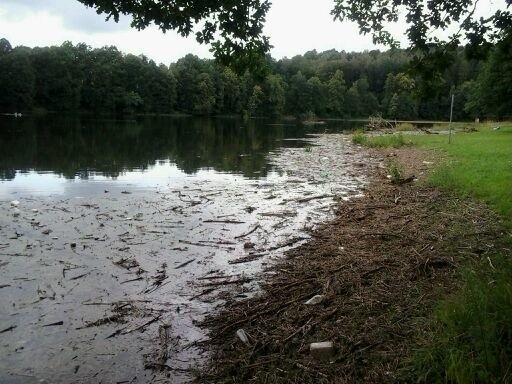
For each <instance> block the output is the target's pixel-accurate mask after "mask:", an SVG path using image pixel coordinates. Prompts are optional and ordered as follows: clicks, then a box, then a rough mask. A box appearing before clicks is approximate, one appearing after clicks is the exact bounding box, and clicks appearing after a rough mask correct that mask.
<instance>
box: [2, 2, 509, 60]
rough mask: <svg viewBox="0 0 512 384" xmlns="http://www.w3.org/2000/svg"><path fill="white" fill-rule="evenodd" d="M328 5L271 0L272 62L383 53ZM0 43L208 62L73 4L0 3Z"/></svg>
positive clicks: (493, 5)
mask: <svg viewBox="0 0 512 384" xmlns="http://www.w3.org/2000/svg"><path fill="white" fill-rule="evenodd" d="M480 4H483V6H482V5H481V7H480V8H481V9H480V12H481V13H482V14H485V13H489V12H491V11H492V10H494V9H497V8H498V7H501V8H503V6H504V4H505V0H483V1H481V2H480ZM332 5H333V0H274V1H273V5H272V8H271V10H270V12H269V14H268V17H267V23H266V26H265V32H266V34H267V35H268V36H270V39H271V43H272V45H274V48H273V50H272V56H273V57H275V58H277V59H279V58H282V57H284V56H288V57H292V56H294V55H297V54H302V53H304V52H306V51H308V50H312V49H316V50H317V51H319V52H320V51H324V50H327V49H331V48H334V49H336V50H338V51H340V50H345V51H362V50H365V49H375V48H381V49H382V48H383V47H376V46H375V45H373V43H372V40H371V37H370V36H361V35H359V33H358V30H357V27H356V26H355V25H354V24H351V23H340V22H334V21H333V20H332V17H331V16H330V10H331V8H332ZM393 31H394V34H395V36H396V37H400V36H402V37H403V34H404V32H405V26H404V25H396V26H394V28H393ZM0 37H5V38H7V39H8V40H9V41H10V42H11V44H12V45H13V46H17V45H26V46H29V47H34V46H48V45H60V44H62V42H64V41H66V40H70V41H72V42H73V43H75V44H76V43H79V42H84V43H86V44H88V45H90V46H92V47H102V46H105V45H115V46H117V47H118V48H119V49H120V50H121V51H123V52H126V53H133V54H136V55H138V54H144V55H146V56H148V57H150V58H151V59H153V60H155V61H156V62H158V63H164V64H169V63H171V62H174V61H176V60H177V59H179V58H180V57H183V56H184V55H186V54H187V53H193V54H196V55H198V56H200V57H203V58H206V57H212V56H211V54H210V52H209V51H208V47H207V46H202V45H199V44H198V43H197V42H196V41H195V39H194V38H193V37H191V38H183V37H181V36H179V35H177V34H176V33H174V32H173V31H169V32H167V33H165V34H164V33H162V32H161V31H159V30H158V29H157V28H155V27H150V28H148V29H146V30H144V31H136V30H134V29H131V28H130V26H129V19H126V18H125V19H122V20H121V21H120V22H119V23H117V24H116V23H115V22H113V21H110V22H105V18H104V16H102V15H97V14H96V12H95V11H94V10H92V9H90V8H87V7H85V6H84V5H82V4H81V3H79V2H78V1H75V0H0ZM404 42H405V41H404Z"/></svg>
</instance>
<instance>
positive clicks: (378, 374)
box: [198, 147, 502, 383]
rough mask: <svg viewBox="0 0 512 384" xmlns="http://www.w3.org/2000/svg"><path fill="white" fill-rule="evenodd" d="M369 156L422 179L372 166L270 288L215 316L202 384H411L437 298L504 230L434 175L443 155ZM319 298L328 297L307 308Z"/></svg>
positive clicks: (274, 272) (269, 278) (279, 267)
mask: <svg viewBox="0 0 512 384" xmlns="http://www.w3.org/2000/svg"><path fill="white" fill-rule="evenodd" d="M369 156H371V157H373V158H374V159H375V158H384V161H385V162H387V163H388V164H391V163H395V164H399V167H401V169H402V170H403V172H402V176H403V178H404V179H407V178H408V177H410V176H412V175H414V176H415V180H414V181H412V182H407V183H398V184H394V183H392V182H391V181H390V178H389V175H388V170H387V169H386V168H385V167H384V168H382V167H373V168H372V169H370V170H369V171H370V172H371V173H372V175H373V176H372V182H371V183H370V185H369V186H368V187H367V190H366V192H365V195H364V197H359V198H355V199H352V200H350V201H348V202H342V203H340V205H339V208H338V211H337V214H336V218H335V219H334V220H333V221H331V222H330V223H328V224H326V225H324V226H322V227H321V228H319V229H317V230H316V231H314V233H313V239H312V240H311V241H309V242H307V243H306V244H304V245H301V246H300V247H298V248H295V249H292V250H290V251H288V252H287V254H286V257H285V258H284V259H283V260H282V261H281V262H278V263H277V264H275V265H273V266H272V267H270V268H269V269H268V270H267V271H266V273H267V274H266V276H265V279H264V283H263V284H262V287H263V291H262V293H261V294H260V295H258V296H256V297H253V298H250V299H247V300H245V301H233V302H232V303H230V305H228V306H227V308H226V309H225V310H224V311H222V312H221V313H219V314H217V315H215V316H213V317H210V318H208V319H207V320H206V321H205V322H204V323H203V324H202V326H203V327H205V328H207V329H209V332H210V337H211V340H210V341H209V344H208V345H207V347H208V348H211V349H212V350H213V352H212V358H211V360H210V364H209V366H208V367H207V368H206V369H205V370H204V371H203V372H202V373H201V374H200V376H199V379H198V380H199V381H200V382H207V383H213V382H214V383H393V382H399V381H400V380H401V372H402V371H401V369H402V368H403V364H404V361H406V359H407V357H409V356H411V354H412V353H413V351H414V349H415V348H417V347H418V344H417V342H418V340H419V339H420V338H421V334H422V332H423V330H424V329H425V321H426V319H427V318H428V316H429V314H430V313H431V311H432V308H433V306H434V305H435V304H436V303H437V302H438V301H439V299H441V298H442V297H444V296H446V295H448V294H450V293H451V292H453V291H454V290H455V289H456V288H457V286H456V285H457V279H456V276H457V274H458V273H459V272H460V270H461V269H460V267H461V265H463V263H465V262H466V261H467V260H468V259H472V258H485V257H486V254H487V253H488V252H490V251H491V250H492V249H493V247H494V244H495V243H496V242H497V241H498V239H499V238H500V237H501V236H502V234H501V232H500V223H499V219H498V218H497V217H496V216H494V215H493V214H492V213H490V212H489V211H488V210H487V209H486V208H485V207H484V206H482V205H480V204H479V203H477V202H474V201H471V200H468V199H460V198H458V197H456V196H454V195H451V194H449V193H446V192H442V191H439V190H436V189H433V188H430V187H428V186H426V183H423V180H424V179H425V175H426V173H427V172H428V170H429V168H431V167H433V166H435V163H436V162H437V161H440V160H439V157H438V156H436V155H435V154H434V153H433V152H421V151H420V150H418V149H415V148H408V147H406V148H404V149H400V150H386V151H381V152H373V153H370V155H369ZM374 163H375V162H374ZM316 295H320V297H319V299H320V300H321V302H320V303H318V304H314V305H306V304H305V302H306V301H308V300H309V299H311V298H313V297H314V296H316ZM240 330H243V332H242V331H240ZM237 331H238V333H239V334H241V335H242V337H241V338H240V337H237ZM244 336H245V337H246V340H245V342H243V341H242V339H243V338H244ZM325 341H330V342H332V343H333V346H334V350H333V353H332V355H331V356H327V357H326V358H325V359H323V360H322V359H318V358H315V357H313V356H312V355H311V353H310V344H311V343H313V342H325Z"/></svg>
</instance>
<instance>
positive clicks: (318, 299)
mask: <svg viewBox="0 0 512 384" xmlns="http://www.w3.org/2000/svg"><path fill="white" fill-rule="evenodd" d="M324 297H325V296H324V295H315V296H313V297H312V298H311V299H309V300H308V301H306V302H305V303H304V304H305V305H316V304H320V303H321V302H322V301H324Z"/></svg>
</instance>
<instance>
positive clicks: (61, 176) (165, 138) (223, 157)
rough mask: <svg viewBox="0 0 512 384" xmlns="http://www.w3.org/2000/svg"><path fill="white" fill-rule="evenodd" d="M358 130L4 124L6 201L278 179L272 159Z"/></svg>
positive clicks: (264, 124) (53, 121)
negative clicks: (322, 136)
mask: <svg viewBox="0 0 512 384" xmlns="http://www.w3.org/2000/svg"><path fill="white" fill-rule="evenodd" d="M354 126H357V123H354V122H329V123H327V124H325V125H319V126H304V125H300V124H296V123H294V122H291V123H276V122H270V121H266V120H251V121H242V120H238V119H201V118H188V117H183V118H143V119H138V120H130V121H121V120H109V119H93V118H89V117H69V116H46V117H43V118H26V117H23V118H18V119H15V118H13V117H0V198H9V197H13V196H15V195H21V196H29V195H53V194H60V195H64V196H66V195H76V194H80V195H87V194H91V193H97V192H98V191H100V190H102V189H106V188H116V187H117V188H124V187H126V186H130V187H135V188H148V187H155V186H166V185H171V186H172V184H173V181H175V180H178V179H183V178H186V177H193V176H196V175H198V173H201V172H203V176H204V172H205V171H207V172H208V176H209V177H215V175H218V174H226V173H229V174H235V175H242V176H244V177H246V178H263V177H266V176H267V175H268V174H269V173H271V172H272V171H273V169H272V166H270V165H269V164H268V159H267V155H268V153H269V152H270V151H273V150H276V149H279V148H281V147H297V146H303V145H304V142H303V141H301V140H300V139H301V138H304V137H306V135H307V134H308V133H323V132H338V131H341V130H343V129H350V128H354ZM294 139H298V140H294Z"/></svg>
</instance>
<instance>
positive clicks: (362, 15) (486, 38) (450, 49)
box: [331, 0, 512, 92]
mask: <svg viewBox="0 0 512 384" xmlns="http://www.w3.org/2000/svg"><path fill="white" fill-rule="evenodd" d="M477 3H478V1H473V0H464V1H461V0H430V1H428V2H425V1H423V0H380V1H368V0H336V1H335V6H334V9H333V10H332V12H331V14H332V15H333V16H334V18H335V19H338V20H341V21H343V20H350V21H353V22H356V23H357V24H358V26H359V30H360V32H361V33H363V34H368V33H371V34H372V35H373V40H374V42H376V43H381V44H385V45H388V46H390V47H395V48H396V47H398V46H399V39H397V37H396V36H393V35H392V33H391V32H390V30H389V27H390V25H392V24H393V23H397V22H399V21H400V22H403V20H405V21H406V23H407V29H406V36H407V38H408V40H409V44H410V48H411V49H410V50H411V52H412V54H413V60H412V62H411V67H410V69H411V70H412V71H413V73H415V74H417V75H419V76H421V78H422V79H423V82H422V84H421V87H422V88H423V90H424V92H426V91H428V92H432V91H434V90H435V89H436V87H437V86H439V84H442V77H443V76H442V75H443V73H444V72H445V70H446V68H447V67H449V66H450V65H451V64H452V63H453V62H454V59H455V57H456V52H457V50H458V47H459V45H460V43H461V41H463V40H464V41H467V42H468V46H467V49H466V52H467V54H468V55H469V56H471V57H478V58H482V57H484V56H485V54H486V53H487V52H488V49H489V48H490V47H491V46H492V44H495V43H496V42H498V41H500V40H502V39H503V37H504V32H505V31H507V30H510V29H511V28H512V13H511V12H510V11H509V7H510V5H511V2H510V1H509V0H507V2H506V4H505V3H504V4H503V5H502V7H501V8H502V9H499V10H497V11H496V12H495V13H494V14H493V15H492V16H490V17H487V18H483V17H480V15H478V12H475V10H476V5H477ZM439 31H445V32H447V33H446V35H447V37H445V38H442V37H440V36H442V35H443V34H440V33H435V32H439ZM448 31H456V32H455V33H453V34H451V33H450V34H449V33H448Z"/></svg>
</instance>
